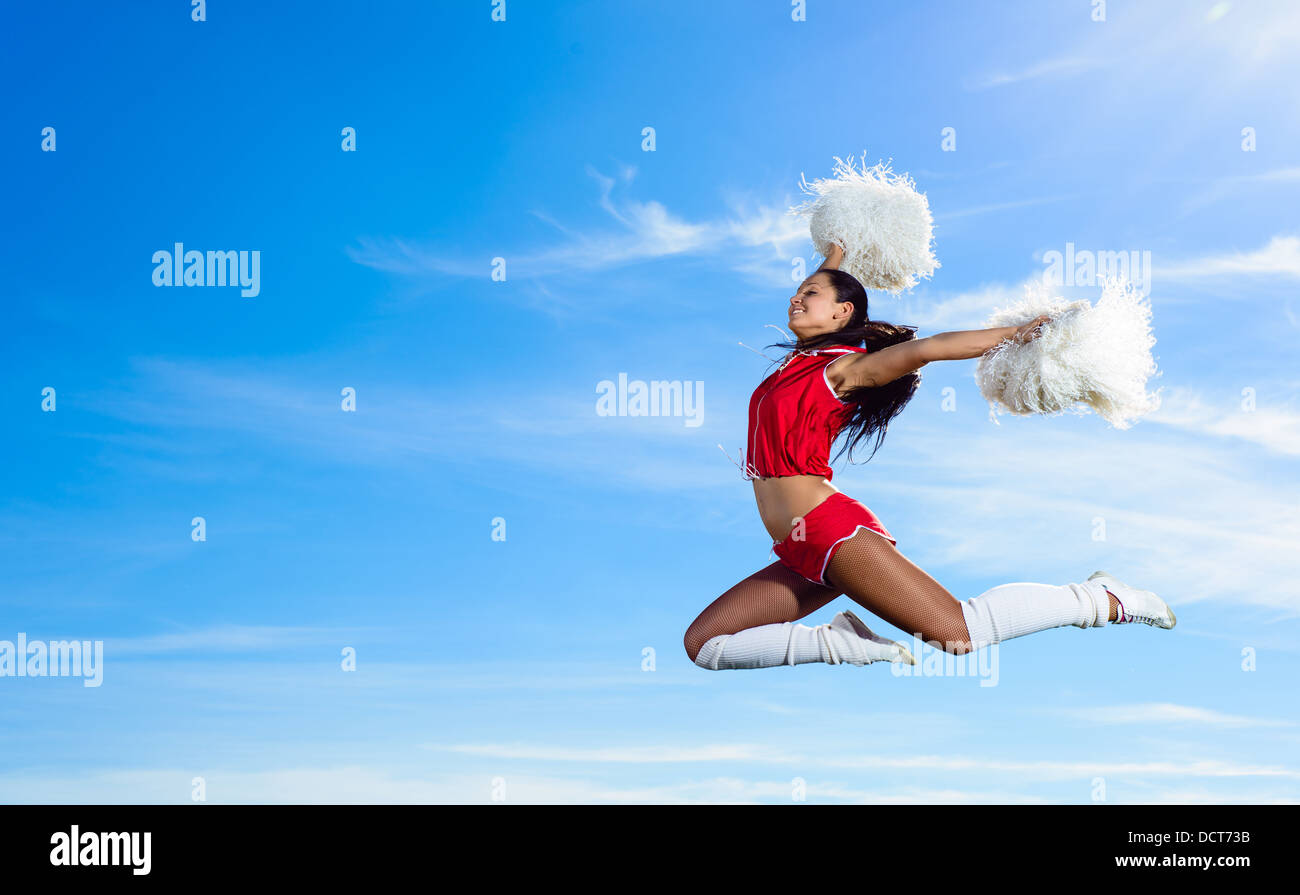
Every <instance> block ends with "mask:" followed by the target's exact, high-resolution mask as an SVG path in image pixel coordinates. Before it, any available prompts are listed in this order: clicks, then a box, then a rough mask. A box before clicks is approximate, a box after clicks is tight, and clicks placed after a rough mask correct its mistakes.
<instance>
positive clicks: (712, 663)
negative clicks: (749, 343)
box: [684, 246, 1176, 670]
mask: <svg viewBox="0 0 1300 895" xmlns="http://www.w3.org/2000/svg"><path fill="white" fill-rule="evenodd" d="M842 257H843V249H842V248H841V247H839V246H834V247H833V248H832V249H831V250H830V254H829V255H828V257H827V258H826V262H825V263H824V264H823V265H822V266H821V268H819V269H818V270H817V272H816V273H814V274H813V275H812V276H810V277H808V279H806V280H804V281H803V283H802V284H801V285H800V286H799V289H798V290H797V291H796V293H795V294H794V296H793V297H791V299H790V306H789V309H788V313H789V326H790V330H791V331H792V332H793V333H794V334H795V336H796V337H797V338H796V339H795V340H794V341H793V342H789V343H784V344H782V345H781V346H780V347H782V348H787V349H790V352H789V354H787V355H786V357H785V359H784V360H783V361H782V363H781V365H780V367H779V368H778V369H777V370H776V371H775V372H774V373H772V375H770V376H768V377H767V378H766V379H765V380H763V382H762V383H761V384H760V385H759V386H758V388H757V389H755V391H754V394H753V396H752V397H751V398H750V403H749V432H748V437H747V443H746V448H745V454H746V456H745V468H744V474H745V478H747V479H749V480H752V482H753V485H754V497H755V499H756V501H757V502H758V512H759V515H760V516H761V517H762V519H763V525H764V526H765V527H766V528H767V531H768V533H769V535H771V537H772V539H773V541H774V542H775V543H774V545H773V548H772V549H773V551H774V552H775V553H776V555H777V557H778V561H777V562H774V563H772V564H771V565H770V566H768V567H767V568H765V569H762V570H761V571H759V572H756V573H754V574H753V575H751V576H749V577H748V578H746V579H745V580H744V581H741V582H740V583H739V584H737V585H735V586H734V587H732V588H731V589H730V590H728V591H727V592H726V593H724V594H723V595H722V596H720V597H718V599H716V600H714V601H713V603H712V604H711V605H710V606H709V607H708V608H706V609H705V610H704V611H703V612H702V613H700V616H699V618H697V619H696V620H695V621H694V622H693V623H692V624H691V626H690V628H689V629H687V631H686V636H685V638H684V641H685V646H686V653H687V655H689V656H690V657H691V660H692V661H693V662H695V664H697V665H699V666H701V667H703V668H708V669H712V670H718V669H728V668H768V667H772V666H776V665H799V664H803V663H807V662H826V663H829V664H832V665H838V664H841V663H849V664H853V665H867V664H870V663H872V662H879V661H887V662H905V663H908V664H916V660H915V659H914V658H913V656H912V654H911V653H910V652H909V651H908V649H907V648H906V647H905V646H903V645H902V644H900V643H896V642H894V641H892V640H888V639H886V638H884V637H879V636H877V635H876V634H874V633H873V632H872V631H871V629H870V628H868V627H867V626H866V625H865V624H863V623H862V621H861V620H860V619H859V618H858V617H857V616H856V615H854V614H853V613H852V612H848V611H845V612H841V613H840V614H839V615H837V616H836V617H835V619H834V620H833V621H832V622H831V623H830V624H826V625H819V626H817V627H808V626H806V625H800V624H794V622H796V621H797V620H799V619H801V618H804V617H806V616H808V615H810V614H811V613H813V612H816V611H817V610H818V609H821V608H822V607H823V606H825V605H826V604H827V603H829V602H830V601H831V600H834V599H835V598H836V597H838V596H840V595H841V594H847V595H848V596H849V597H850V598H851V599H852V600H854V601H855V602H856V603H858V604H860V605H861V606H862V607H863V608H865V609H867V610H868V611H870V612H872V613H874V614H875V615H877V616H879V617H880V618H882V619H884V620H885V621H887V622H889V623H890V624H891V625H894V626H895V627H897V628H900V629H902V630H903V631H906V632H909V633H912V634H914V635H915V636H916V637H917V638H918V639H920V640H921V641H922V642H924V643H928V644H930V645H931V646H934V647H936V648H939V649H942V650H944V651H945V652H948V653H953V654H956V655H961V654H964V653H968V652H971V651H972V650H976V649H979V648H981V647H983V646H986V645H988V644H991V643H998V642H1000V641H1003V640H1008V639H1010V638H1012V637H1020V636H1022V635H1024V634H1030V633H1033V632H1035V631H1044V630H1047V629H1048V628H1056V627H1061V626H1063V625H1074V626H1076V627H1080V628H1087V627H1102V626H1104V625H1105V624H1106V623H1107V622H1111V623H1115V624H1127V623H1131V622H1141V623H1143V624H1147V625H1154V626H1156V627H1159V628H1172V627H1173V626H1174V624H1175V621H1176V619H1175V618H1174V613H1173V612H1172V611H1171V610H1170V608H1169V607H1168V606H1167V605H1166V604H1165V602H1164V601H1163V600H1161V599H1160V598H1159V597H1157V596H1156V595H1155V594H1153V593H1151V592H1150V591H1145V590H1138V589H1136V588H1133V587H1130V586H1128V585H1126V584H1124V583H1123V582H1122V581H1119V580H1117V579H1116V578H1114V577H1112V576H1110V575H1107V574H1105V573H1104V572H1096V573H1095V574H1093V575H1092V576H1091V577H1089V579H1088V580H1087V581H1084V582H1082V583H1079V584H1064V585H1051V584H1029V583H1018V584H1003V585H1000V586H998V587H994V588H993V589H991V590H989V591H986V592H985V593H982V594H980V595H979V596H977V597H972V598H971V599H968V600H966V601H964V602H963V601H959V600H957V599H956V598H955V597H954V596H953V595H952V594H951V593H949V592H948V591H947V590H946V589H945V588H944V587H943V585H941V584H940V583H939V582H938V581H936V580H935V579H933V578H931V577H930V576H929V575H928V574H926V573H925V572H924V571H923V570H922V569H920V568H919V567H918V566H916V565H915V564H914V563H912V562H911V561H910V560H909V559H907V557H905V556H904V555H903V554H902V553H901V552H899V550H898V548H897V547H896V546H895V545H896V543H897V542H896V541H895V539H894V537H893V535H891V534H890V533H889V531H888V530H887V529H886V528H885V526H884V525H883V524H882V523H881V521H880V520H879V519H878V518H876V516H875V514H874V513H872V512H871V510H869V509H867V507H865V506H864V505H863V504H861V503H859V502H858V501H856V500H854V499H852V498H851V497H849V496H847V495H846V494H844V493H843V492H841V491H839V490H838V489H837V488H835V486H834V485H832V484H831V476H832V471H831V467H830V465H829V462H828V460H829V456H830V448H831V444H832V443H833V442H834V441H835V439H836V438H837V437H839V436H844V438H845V442H844V446H843V448H841V453H842V452H843V450H844V449H845V448H847V449H848V451H849V457H850V460H852V451H853V447H854V446H855V445H856V444H857V443H858V442H859V441H860V440H861V439H863V438H871V437H872V436H874V438H875V446H874V448H873V449H872V455H873V456H874V454H875V450H876V449H878V448H879V447H880V444H881V441H882V440H883V439H884V436H885V430H886V427H887V426H888V424H889V422H890V420H892V419H893V418H894V417H895V416H897V415H898V414H899V412H901V411H902V409H903V407H904V406H906V404H907V402H908V401H909V400H911V398H912V395H913V394H914V393H915V391H916V388H917V386H918V385H919V383H920V376H919V375H918V374H917V372H916V371H917V370H919V369H920V368H921V367H923V366H925V365H926V364H928V363H931V362H933V361H941V360H964V359H970V358H978V357H980V356H981V355H982V354H984V353H985V352H987V351H989V350H991V349H993V348H994V347H996V346H998V345H999V344H1000V343H1001V342H1002V341H1003V340H1004V339H1012V340H1014V341H1017V342H1027V341H1030V340H1032V339H1035V338H1037V337H1038V335H1039V333H1040V329H1039V328H1040V327H1041V325H1042V324H1043V323H1044V322H1046V321H1047V320H1048V319H1049V318H1047V317H1038V318H1036V319H1035V320H1032V321H1030V322H1029V323H1026V324H1025V325H1024V326H1020V327H999V328H994V329H982V330H969V331H963V332H946V333H939V334H938V335H934V336H930V337H928V338H924V339H918V338H916V336H915V329H914V328H913V327H903V326H895V325H893V324H890V323H884V322H881V321H879V320H871V319H869V318H868V316H867V294H866V290H865V289H863V287H862V284H861V283H860V282H859V281H858V280H857V279H855V278H854V277H853V276H851V275H849V274H848V273H845V272H844V271H842V270H839V264H840V261H841V259H842Z"/></svg>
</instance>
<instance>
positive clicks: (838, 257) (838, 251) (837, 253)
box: [814, 243, 844, 273]
mask: <svg viewBox="0 0 1300 895" xmlns="http://www.w3.org/2000/svg"><path fill="white" fill-rule="evenodd" d="M843 260H844V249H842V248H840V247H839V246H838V245H836V244H835V243H831V249H830V253H829V254H828V255H827V256H826V260H825V261H823V262H822V266H821V267H819V268H817V270H826V269H827V268H830V269H831V270H839V269H840V262H841V261H843ZM815 272H816V271H814V273H815Z"/></svg>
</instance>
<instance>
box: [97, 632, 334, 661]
mask: <svg viewBox="0 0 1300 895" xmlns="http://www.w3.org/2000/svg"><path fill="white" fill-rule="evenodd" d="M357 630H358V629H356V628H290V627H274V626H266V625H261V626H259V625H219V626H216V627H212V628H204V629H201V630H191V631H178V632H174V633H168V634H155V635H152V636H147V637H125V638H116V639H110V640H109V641H107V643H106V644H105V648H106V649H107V650H109V652H111V653H112V655H114V656H124V655H151V654H159V653H176V652H189V651H193V652H196V653H205V654H206V653H212V652H259V651H265V650H277V649H287V648H291V647H297V646H306V645H311V644H317V643H322V642H328V643H336V642H338V640H339V638H340V637H341V636H342V635H345V634H350V633H355V632H356V631H357Z"/></svg>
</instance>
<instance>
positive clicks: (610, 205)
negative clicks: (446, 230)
mask: <svg viewBox="0 0 1300 895" xmlns="http://www.w3.org/2000/svg"><path fill="white" fill-rule="evenodd" d="M634 173H635V169H634V168H631V167H629V166H624V168H623V169H622V172H621V175H620V178H618V179H616V178H612V177H608V176H606V175H605V174H602V173H601V172H600V171H598V170H597V169H596V168H595V167H593V166H591V165H588V166H587V174H588V175H589V176H590V177H591V178H592V179H593V180H595V181H596V183H597V185H598V188H599V197H598V200H597V202H598V204H599V206H600V208H601V209H602V210H604V211H605V213H606V214H607V215H608V217H609V219H610V220H611V221H612V223H613V224H616V225H617V227H616V228H613V229H607V230H602V231H597V232H591V233H587V232H583V231H582V230H579V229H577V228H573V227H570V226H567V225H565V224H563V223H561V222H560V221H558V220H557V219H556V218H555V217H554V216H552V215H551V214H549V213H547V212H541V211H534V212H533V214H534V216H536V217H537V218H538V219H539V220H542V221H545V222H546V223H548V224H550V225H551V226H552V227H554V228H555V229H556V230H558V231H559V232H560V233H561V235H563V236H564V237H565V240H564V241H563V242H560V243H558V244H556V245H552V246H550V247H549V248H545V249H542V250H540V251H520V252H514V251H511V250H510V248H509V247H507V246H502V247H498V248H496V249H495V250H494V252H493V253H492V254H484V255H483V256H482V257H472V258H471V257H467V256H465V255H464V254H462V253H454V254H453V253H448V252H446V251H445V250H440V249H437V248H434V247H427V246H418V245H413V244H411V243H410V242H409V241H406V240H402V239H396V238H394V239H372V238H366V239H360V240H358V243H359V245H358V246H357V247H350V248H348V250H347V251H348V255H349V256H350V257H351V258H352V260H353V261H355V262H357V263H358V264H362V265H365V266H367V267H372V268H375V269H377V270H382V271H385V272H387V273H394V274H400V275H404V276H412V277H413V276H421V275H426V274H431V273H432V274H441V275H449V276H457V277H483V278H486V277H487V276H489V274H490V273H491V260H492V257H493V254H499V255H500V256H502V257H504V258H505V260H506V265H507V275H508V276H522V277H530V278H534V277H539V276H547V275H552V274H560V273H571V272H592V271H598V270H608V269H612V268H617V267H622V266H625V265H629V264H636V263H640V262H644V261H655V260H660V259H666V258H672V257H679V256H689V255H704V254H716V253H718V252H720V250H722V249H729V250H748V252H747V253H746V254H743V255H741V256H740V257H738V258H735V259H730V258H729V260H728V263H733V264H734V265H735V266H737V267H738V269H740V270H742V271H749V272H753V271H754V269H755V267H756V265H757V264H758V262H759V261H760V260H762V259H763V258H766V259H767V260H768V261H773V260H779V261H781V262H783V263H784V264H786V265H788V262H789V258H790V257H791V255H792V253H793V252H795V251H797V250H799V249H800V248H801V247H803V246H806V245H807V244H808V243H809V242H810V240H809V234H808V226H807V223H806V220H804V219H802V218H800V217H798V216H796V215H790V214H788V213H787V212H788V208H789V205H786V206H785V207H776V206H774V205H769V204H763V203H760V202H755V201H752V200H749V199H746V198H745V197H739V198H733V199H731V200H730V207H731V212H732V213H731V215H729V216H726V217H721V218H718V219H713V220H700V221H690V220H687V219H686V218H683V217H681V216H680V215H677V214H674V213H673V212H672V211H670V210H669V209H668V208H667V207H666V206H665V205H664V204H663V203H661V202H658V201H654V200H649V201H639V200H636V199H630V198H623V199H620V198H618V197H617V196H616V192H617V190H618V188H619V185H620V181H622V182H623V183H630V182H631V181H632V179H633V177H634ZM763 250H766V252H763ZM755 253H758V254H755ZM724 257H726V256H725V255H724ZM762 270H763V273H764V274H765V275H766V278H767V279H769V280H770V279H771V278H772V275H773V272H774V270H775V268H768V267H764V268H762ZM782 272H783V273H787V274H788V271H782Z"/></svg>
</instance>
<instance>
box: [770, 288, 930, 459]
mask: <svg viewBox="0 0 1300 895" xmlns="http://www.w3.org/2000/svg"><path fill="white" fill-rule="evenodd" d="M818 273H824V274H826V275H827V276H828V277H830V280H831V286H832V287H833V288H834V289H835V300H836V301H839V302H845V301H851V302H853V316H852V317H850V318H849V322H848V323H847V324H846V325H845V326H843V327H842V328H840V329H838V330H836V331H835V332H833V333H822V334H820V335H817V336H813V337H811V338H809V339H807V340H804V339H796V340H795V341H793V342H777V343H776V344H774V345H769V346H768V347H769V348H784V349H786V350H789V351H795V350H802V351H811V350H813V349H814V348H829V347H831V346H833V345H852V346H853V347H855V348H858V347H865V348H866V349H867V350H868V351H879V350H880V349H882V348H888V347H889V346H890V345H897V344H898V343H899V342H906V341H909V340H911V339H915V338H916V327H915V326H897V325H895V324H893V323H885V322H884V321H883V320H872V319H870V318H869V317H868V316H867V290H866V289H863V288H862V284H861V283H859V282H858V280H857V278H856V277H854V276H853V275H851V274H847V273H845V272H844V271H842V270H835V269H832V268H826V269H824V270H820V271H818ZM920 384H921V374H919V373H908V374H906V375H904V376H900V377H898V378H897V379H895V380H894V381H893V382H888V383H886V384H884V385H881V386H869V385H864V386H859V387H857V388H854V389H851V390H850V391H849V392H848V394H846V395H845V396H844V400H845V401H848V402H850V403H852V404H853V405H855V406H854V408H853V416H852V417H850V418H849V421H848V422H847V423H845V424H844V428H843V429H841V430H840V433H839V436H837V440H840V439H842V440H843V441H842V443H841V445H840V449H839V451H838V452H837V453H836V454H835V459H839V457H840V455H841V454H843V453H844V451H845V450H848V452H849V462H850V463H852V462H853V449H854V448H855V447H856V446H857V444H858V442H859V441H861V440H862V439H863V438H867V439H870V438H871V436H872V435H874V436H875V439H876V443H875V446H874V447H872V449H871V456H869V457H867V460H870V459H871V457H874V456H875V455H876V451H878V450H879V449H880V443H881V442H882V441H884V440H885V430H886V429H888V428H889V422H890V420H892V419H893V418H894V417H896V416H898V415H899V414H900V413H902V412H903V408H904V407H906V406H907V402H908V401H910V400H912V395H914V394H915V393H916V389H917V387H918V386H920Z"/></svg>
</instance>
